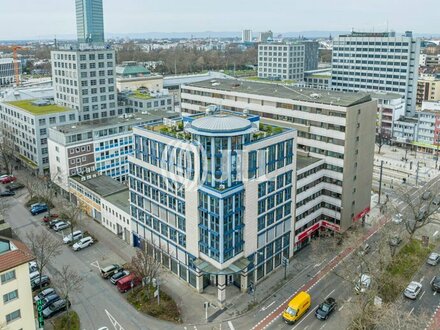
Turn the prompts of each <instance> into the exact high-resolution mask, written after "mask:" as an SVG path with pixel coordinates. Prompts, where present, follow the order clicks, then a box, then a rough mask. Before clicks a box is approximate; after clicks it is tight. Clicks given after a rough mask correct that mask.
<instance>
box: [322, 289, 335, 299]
mask: <svg viewBox="0 0 440 330" xmlns="http://www.w3.org/2000/svg"><path fill="white" fill-rule="evenodd" d="M335 290H336V289H333V291H332V292H330V293H329V294H328V295H326V296H325V298H324V299H327V298H328V297H329V296H330V295H331V294H332V293H333V292H335Z"/></svg>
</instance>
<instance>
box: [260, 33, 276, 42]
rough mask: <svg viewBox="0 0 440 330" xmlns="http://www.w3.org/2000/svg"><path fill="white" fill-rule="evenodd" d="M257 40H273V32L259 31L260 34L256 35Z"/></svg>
mask: <svg viewBox="0 0 440 330" xmlns="http://www.w3.org/2000/svg"><path fill="white" fill-rule="evenodd" d="M258 41H259V42H268V41H273V32H272V31H270V30H269V31H266V32H260V35H259V37H258Z"/></svg>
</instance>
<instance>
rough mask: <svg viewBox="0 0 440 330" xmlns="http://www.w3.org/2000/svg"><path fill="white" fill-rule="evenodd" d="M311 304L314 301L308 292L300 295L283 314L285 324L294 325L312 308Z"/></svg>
mask: <svg viewBox="0 0 440 330" xmlns="http://www.w3.org/2000/svg"><path fill="white" fill-rule="evenodd" d="M311 303H312V300H311V298H310V295H309V294H308V293H307V292H305V291H301V292H300V293H298V294H297V295H296V296H295V297H293V299H292V300H291V301H290V302H289V305H288V306H287V308H286V310H285V311H284V312H283V319H284V322H286V323H287V324H292V323H294V322H295V321H296V320H298V319H299V318H300V317H301V316H302V315H303V314H304V313H305V312H306V311H307V310H308V309H309V308H310V305H311Z"/></svg>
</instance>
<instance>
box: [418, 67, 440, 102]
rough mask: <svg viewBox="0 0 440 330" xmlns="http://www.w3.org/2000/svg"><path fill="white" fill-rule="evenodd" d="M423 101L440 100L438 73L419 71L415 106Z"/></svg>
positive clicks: (439, 78)
mask: <svg viewBox="0 0 440 330" xmlns="http://www.w3.org/2000/svg"><path fill="white" fill-rule="evenodd" d="M424 101H440V73H421V74H420V76H419V80H418V81H417V102H416V105H417V108H418V109H420V108H421V106H422V103H423V102H424Z"/></svg>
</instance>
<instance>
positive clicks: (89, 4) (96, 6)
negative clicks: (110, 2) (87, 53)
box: [75, 0, 104, 44]
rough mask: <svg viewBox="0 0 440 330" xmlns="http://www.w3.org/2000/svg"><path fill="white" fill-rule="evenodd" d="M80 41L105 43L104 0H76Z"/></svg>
mask: <svg viewBox="0 0 440 330" xmlns="http://www.w3.org/2000/svg"><path fill="white" fill-rule="evenodd" d="M75 5H76V30H77V37H78V42H79V43H88V44H95V43H104V16H103V12H102V0H75Z"/></svg>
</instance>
